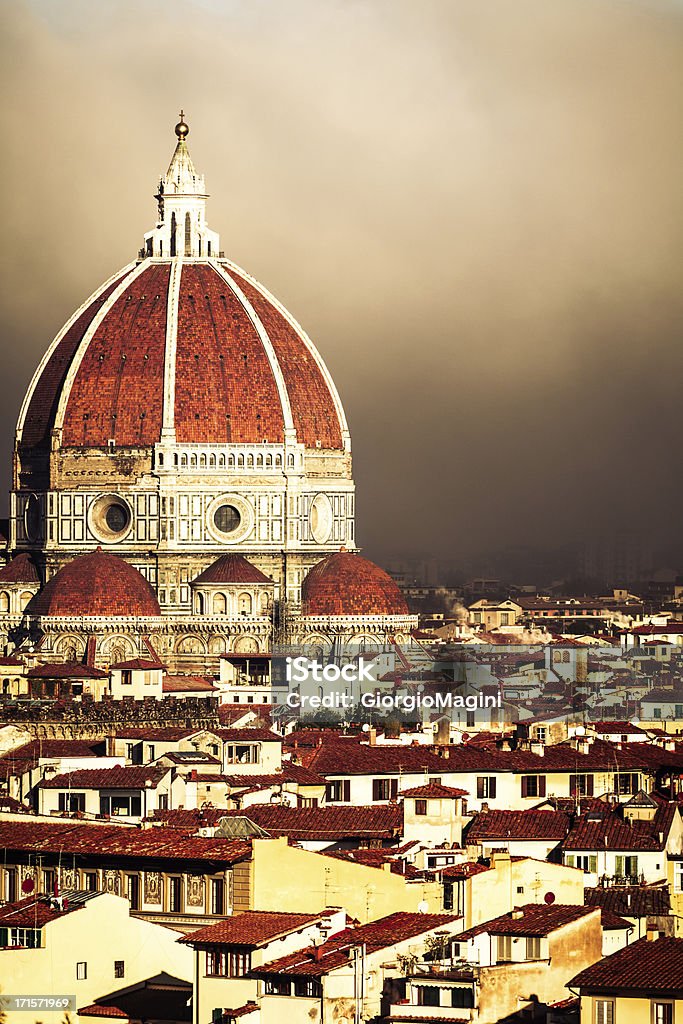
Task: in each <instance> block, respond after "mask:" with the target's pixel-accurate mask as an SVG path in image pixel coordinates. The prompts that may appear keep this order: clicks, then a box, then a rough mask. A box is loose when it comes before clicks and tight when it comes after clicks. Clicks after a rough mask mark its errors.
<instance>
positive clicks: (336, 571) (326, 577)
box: [301, 551, 408, 616]
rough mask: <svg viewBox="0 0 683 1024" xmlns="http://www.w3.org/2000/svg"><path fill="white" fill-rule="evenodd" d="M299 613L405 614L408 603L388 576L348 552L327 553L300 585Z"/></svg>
mask: <svg viewBox="0 0 683 1024" xmlns="http://www.w3.org/2000/svg"><path fill="white" fill-rule="evenodd" d="M301 614H302V615H304V616H306V615H408V606H407V604H406V602H405V598H404V597H403V594H402V593H401V591H400V590H399V587H398V585H397V584H396V582H395V581H394V580H392V578H391V576H389V574H388V573H386V572H385V571H384V569H380V567H379V566H378V565H375V564H374V562H370V561H369V560H368V559H367V558H362V557H361V556H360V555H356V554H353V553H352V552H350V551H339V552H337V553H336V554H333V555H328V556H327V557H326V558H323V560H322V561H321V562H318V563H317V564H316V565H314V566H313V568H312V569H311V570H310V571H309V573H308V575H307V576H306V577H305V578H304V581H303V583H302V585H301Z"/></svg>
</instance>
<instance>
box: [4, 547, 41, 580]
mask: <svg viewBox="0 0 683 1024" xmlns="http://www.w3.org/2000/svg"><path fill="white" fill-rule="evenodd" d="M0 583H40V576H39V575H38V570H37V569H36V566H35V563H34V561H33V559H32V558H31V556H30V555H29V554H27V553H26V552H22V554H20V555H17V556H16V558H13V559H12V561H11V562H9V563H8V564H7V565H5V566H3V567H2V569H0Z"/></svg>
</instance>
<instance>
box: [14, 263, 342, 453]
mask: <svg viewBox="0 0 683 1024" xmlns="http://www.w3.org/2000/svg"><path fill="white" fill-rule="evenodd" d="M173 263H174V261H173V260H172V259H168V260H161V259H156V260H154V261H145V262H144V263H142V264H138V265H135V264H133V265H131V266H129V267H127V268H126V269H124V270H123V271H121V272H120V273H119V274H118V275H116V276H115V277H113V278H112V279H111V280H110V281H108V282H106V284H105V285H103V286H102V288H101V289H100V290H99V291H97V292H95V293H94V295H93V296H91V298H90V299H89V300H88V301H87V302H86V303H85V304H84V306H82V307H81V309H80V310H79V311H78V312H77V313H76V314H75V315H74V317H73V319H72V321H70V322H69V323H68V324H67V325H66V327H65V329H64V330H63V332H62V334H61V335H58V337H57V339H56V340H55V342H54V343H53V345H52V347H51V349H50V350H49V352H48V353H47V355H46V358H45V359H44V361H43V363H42V364H41V366H40V367H39V370H38V372H37V374H36V376H35V378H34V380H33V382H32V384H31V387H30V389H29V393H28V395H27V399H26V403H25V406H24V409H23V411H22V414H21V416H20V419H19V426H18V440H19V443H20V447H21V449H22V450H23V451H27V450H30V449H32V448H35V447H37V446H40V447H41V448H42V447H45V446H47V445H48V443H49V439H50V434H51V432H52V431H53V430H57V431H58V432H60V431H61V439H60V445H61V447H62V448H75V447H82V446H83V447H106V446H107V445H108V444H109V442H110V440H113V441H114V446H115V447H126V446H151V445H153V444H155V443H157V442H158V441H159V440H160V436H161V427H162V415H163V402H164V388H165V385H166V387H167V391H168V393H171V392H174V395H175V397H174V401H173V402H172V420H173V423H172V426H173V427H174V428H175V435H176V438H177V441H178V442H179V443H181V444H185V443H192V442H195V443H196V442H198V443H202V444H224V443H226V442H235V443H261V442H262V441H264V440H267V441H269V442H270V443H273V444H281V443H283V441H284V438H285V431H286V430H288V429H289V431H290V436H291V433H292V431H295V432H296V440H297V441H299V442H300V443H303V444H305V445H306V446H307V447H309V448H322V449H343V448H344V447H345V443H348V442H347V441H346V442H345V438H348V433H347V428H346V423H345V420H344V414H343V411H342V407H341V403H340V401H339V396H338V395H337V392H336V390H335V387H334V384H333V383H332V379H331V377H330V375H329V373H328V371H327V369H326V368H325V365H324V363H323V361H322V359H321V358H320V356H319V355H318V353H317V352H316V350H315V349H314V347H313V345H312V344H311V342H310V341H309V339H308V338H307V337H306V335H305V334H304V332H303V331H302V329H301V328H300V327H299V326H298V325H297V324H296V323H295V321H293V320H292V319H291V317H290V316H289V315H288V314H287V312H286V311H285V310H284V309H283V308H282V306H281V305H280V304H279V303H278V302H277V300H276V299H274V298H273V297H272V296H271V295H270V294H269V293H268V292H267V291H266V290H265V289H264V288H263V287H262V286H261V285H260V284H258V282H256V281H255V280H254V279H253V278H250V277H249V276H248V275H247V274H245V272H244V271H243V270H240V268H239V267H236V266H235V265H234V264H232V263H230V262H228V261H226V260H220V261H212V262H211V263H209V262H204V261H202V260H197V259H195V260H192V261H188V262H185V263H183V264H182V266H181V267H180V268H178V267H176V270H178V269H179V270H180V274H179V283H178V284H177V288H176V287H173V286H172V284H171V280H172V276H171V269H172V265H173ZM169 291H170V293H171V296H170V307H171V309H172V310H173V312H174V314H175V317H174V318H173V320H172V322H171V324H169V321H168V310H169ZM175 328H177V330H176V329H175ZM174 346H175V348H174ZM173 351H175V358H174V359H172V358H171V356H172V353H173ZM166 425H167V426H168V425H169V424H168V423H167V424H166ZM58 436H60V435H59V433H58Z"/></svg>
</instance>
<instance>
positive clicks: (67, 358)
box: [20, 275, 125, 449]
mask: <svg viewBox="0 0 683 1024" xmlns="http://www.w3.org/2000/svg"><path fill="white" fill-rule="evenodd" d="M124 276H125V275H121V276H119V278H118V279H117V280H115V281H113V282H112V283H111V284H110V285H109V286H108V287H107V288H105V289H104V291H103V292H102V293H101V294H100V295H99V296H98V297H97V298H93V299H92V301H90V302H89V304H88V305H87V306H86V308H85V309H84V310H83V312H82V313H81V314H80V316H78V317H76V319H75V320H74V322H73V324H72V325H71V327H69V329H68V330H67V331H66V332H65V334H64V336H63V337H62V339H61V341H60V342H59V343H58V345H57V346H56V347H55V349H54V350H53V352H52V354H51V355H50V358H49V359H48V361H47V363H46V365H45V367H44V369H43V371H42V373H41V375H40V377H39V379H38V382H37V384H36V386H35V388H34V389H33V392H32V394H31V397H30V400H29V406H28V411H27V413H26V420H25V422H24V427H23V431H22V435H21V442H20V444H21V447H22V449H25V448H27V447H32V446H37V445H42V444H45V443H46V442H47V440H48V438H49V432H50V429H51V427H52V425H53V424H54V418H55V415H56V412H57V405H58V403H59V399H60V396H61V393H62V385H63V384H64V380H65V379H66V375H67V373H68V371H69V367H70V366H71V362H72V360H73V357H74V355H75V353H76V349H77V348H78V345H79V342H80V341H81V339H82V338H83V336H84V335H85V332H86V331H87V329H88V327H89V326H90V324H91V323H92V321H93V320H94V319H95V317H96V315H97V314H98V313H99V311H100V309H101V308H102V306H103V305H104V303H105V302H106V301H107V299H108V298H109V296H110V295H111V293H112V292H113V291H114V288H116V286H117V284H119V283H120V282H121V281H122V280H123V277H124Z"/></svg>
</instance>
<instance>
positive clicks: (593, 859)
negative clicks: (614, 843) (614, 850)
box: [588, 854, 598, 874]
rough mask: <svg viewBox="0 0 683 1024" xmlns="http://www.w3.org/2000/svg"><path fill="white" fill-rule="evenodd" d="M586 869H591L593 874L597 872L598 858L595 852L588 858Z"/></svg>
mask: <svg viewBox="0 0 683 1024" xmlns="http://www.w3.org/2000/svg"><path fill="white" fill-rule="evenodd" d="M588 870H589V871H591V872H592V873H593V874H596V873H597V870H598V858H597V855H596V854H592V855H591V856H590V857H589V858H588Z"/></svg>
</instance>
